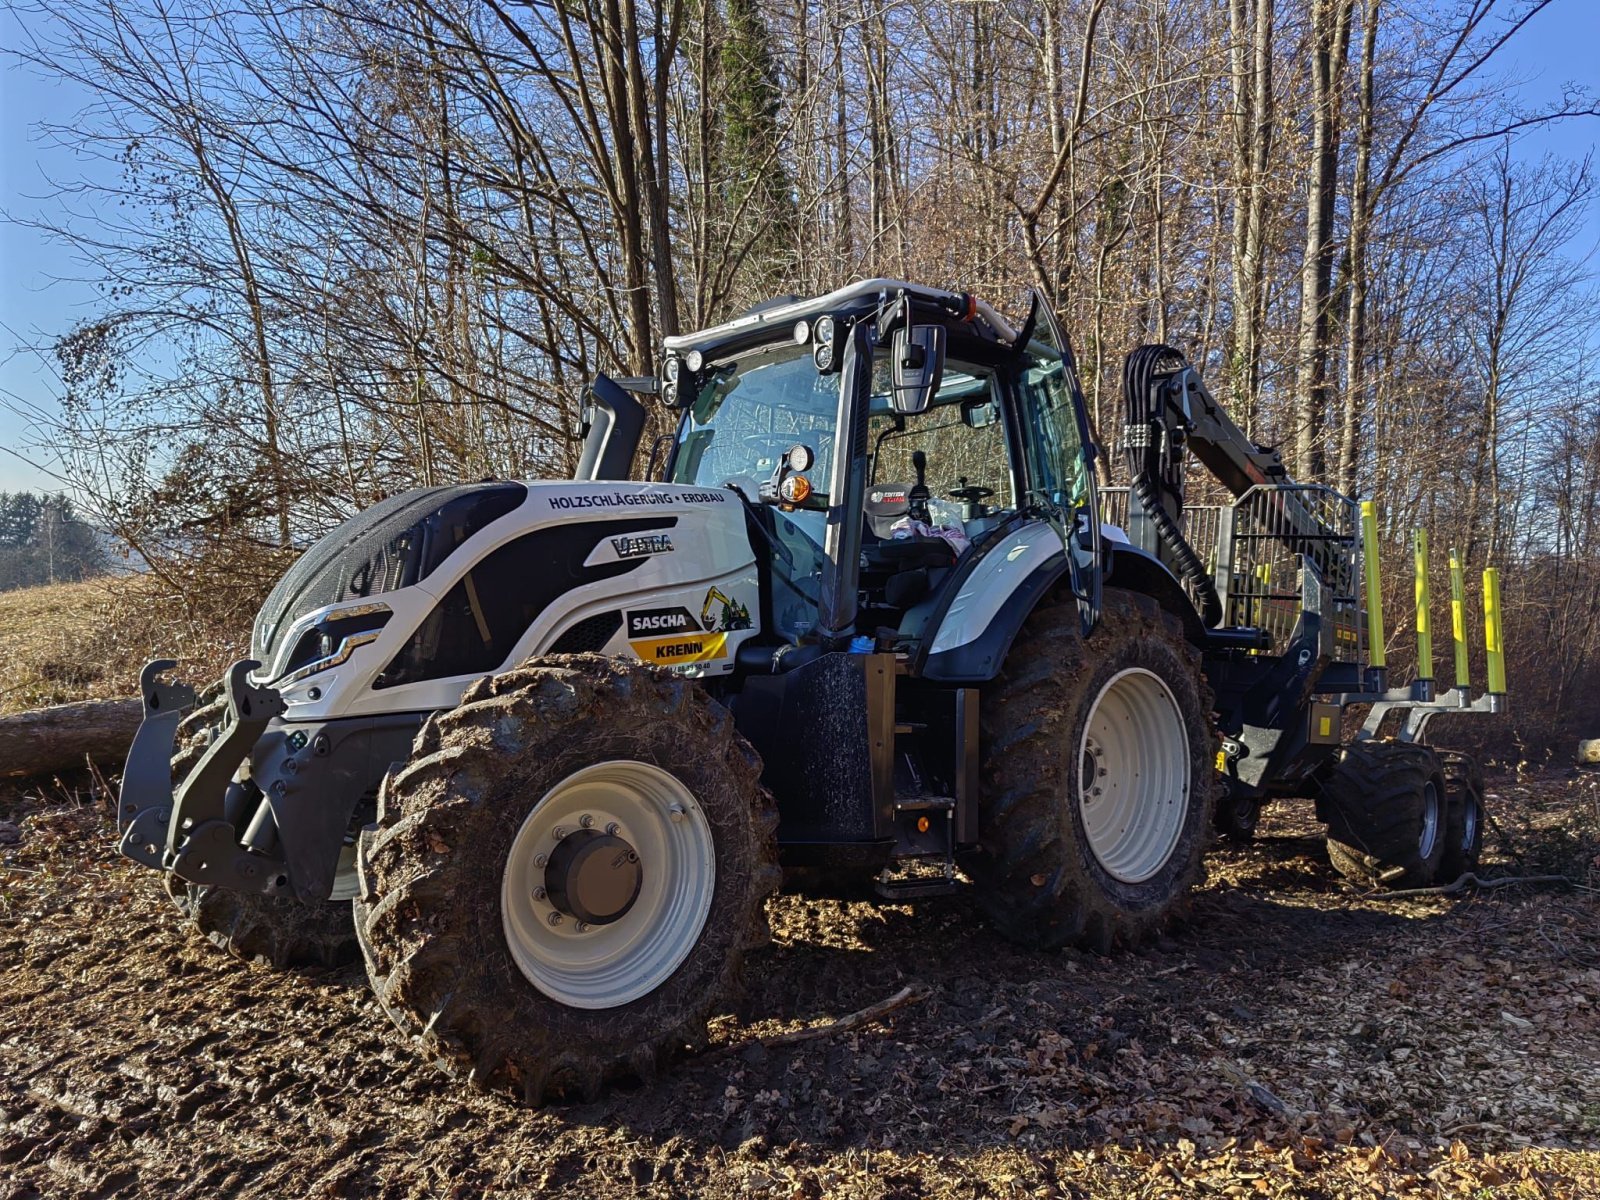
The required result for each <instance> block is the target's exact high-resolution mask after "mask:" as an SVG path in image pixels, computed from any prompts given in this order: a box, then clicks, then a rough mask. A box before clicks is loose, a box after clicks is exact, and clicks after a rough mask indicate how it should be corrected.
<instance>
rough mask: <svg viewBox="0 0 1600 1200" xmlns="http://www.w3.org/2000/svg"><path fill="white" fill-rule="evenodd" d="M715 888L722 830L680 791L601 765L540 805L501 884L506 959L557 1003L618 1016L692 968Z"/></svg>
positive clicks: (625, 765)
mask: <svg viewBox="0 0 1600 1200" xmlns="http://www.w3.org/2000/svg"><path fill="white" fill-rule="evenodd" d="M716 882H717V868H716V843H715V841H714V840H713V838H712V833H711V824H710V822H709V821H708V819H707V817H706V814H705V812H704V810H703V809H701V807H700V805H699V802H698V801H697V800H696V798H695V795H694V793H693V792H692V791H690V790H689V788H688V787H687V786H686V785H685V784H684V783H683V782H682V781H681V780H680V779H678V778H677V777H676V776H674V775H672V774H671V773H670V772H668V771H664V770H662V769H661V768H660V767H657V766H654V765H652V764H650V763H645V762H639V761H637V760H633V759H613V760H610V761H607V762H600V763H595V764H593V765H592V766H588V767H584V768H582V769H580V770H577V771H574V772H573V773H572V774H570V775H568V776H567V777H566V778H564V779H562V780H561V781H560V782H558V783H556V784H555V786H554V787H552V788H551V789H550V790H549V791H547V792H546V793H545V794H544V795H543V796H542V797H540V798H539V799H538V800H537V801H536V802H535V803H533V804H532V806H531V807H530V809H529V811H528V813H527V816H526V817H525V818H524V819H523V822H522V825H521V828H519V829H518V831H517V833H516V835H515V836H514V837H513V838H512V841H511V845H510V847H509V848H508V850H507V853H506V857H505V863H504V866H503V867H502V869H501V878H500V918H501V927H502V929H503V930H504V932H505V940H506V949H507V950H509V951H510V953H511V959H512V961H513V962H514V963H515V964H516V967H517V969H518V970H519V971H521V972H522V974H523V975H524V976H525V977H526V978H527V980H528V982H529V983H531V984H533V986H534V987H536V988H538V989H539V991H541V992H543V993H544V994H545V995H546V996H548V997H549V998H550V999H552V1000H555V1001H558V1002H559V1003H561V1004H565V1005H567V1006H569V1007H571V1008H590V1009H600V1008H616V1007H619V1006H620V1005H623V1004H627V1003H629V1002H630V1001H633V1000H637V999H638V998H639V997H641V996H645V995H648V994H649V993H650V992H652V991H654V990H655V989H656V988H658V987H660V986H661V985H662V984H664V983H665V982H666V981H667V980H668V979H669V978H670V977H671V975H672V973H673V972H674V971H676V970H677V969H678V967H679V966H681V965H682V963H683V961H684V959H685V958H687V957H688V955H689V952H690V951H691V950H693V949H694V947H695V944H696V943H697V942H698V941H699V940H700V934H701V931H702V930H703V929H704V928H705V924H706V920H707V919H708V917H709V915H710V912H711V903H712V900H713V898H714V897H715V895H716Z"/></svg>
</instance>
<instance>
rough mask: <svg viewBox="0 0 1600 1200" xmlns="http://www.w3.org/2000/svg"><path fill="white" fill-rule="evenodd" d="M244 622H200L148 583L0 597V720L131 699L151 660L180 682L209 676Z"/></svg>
mask: <svg viewBox="0 0 1600 1200" xmlns="http://www.w3.org/2000/svg"><path fill="white" fill-rule="evenodd" d="M247 635H248V630H247V629H246V628H245V627H244V622H243V621H234V622H227V623H225V624H222V623H216V622H207V621H206V620H204V618H203V617H201V616H198V615H195V614H191V613H190V612H189V611H188V610H187V609H186V608H185V606H184V605H183V603H182V602H181V601H180V600H179V599H177V598H176V597H175V596H172V595H170V594H168V593H167V592H165V591H164V590H163V589H162V588H161V587H159V585H157V583H156V582H155V581H154V580H152V579H150V578H149V577H148V576H141V575H117V576H107V577H105V578H103V579H94V580H89V581H88V582H85V583H62V584H55V585H53V586H50V587H36V588H19V589H17V590H15V591H10V592H0V715H3V714H5V713H13V712H21V711H23V710H24V709H29V708H42V707H44V706H45V705H50V704H68V703H70V702H72V701H74V700H89V699H101V698H108V697H114V696H132V695H134V694H136V693H137V691H138V685H139V668H140V667H142V666H143V665H144V664H145V663H146V662H147V661H148V660H149V659H151V658H153V657H156V656H157V655H160V656H163V657H168V658H176V659H179V660H181V661H182V662H183V668H182V669H183V673H184V678H186V679H188V680H190V681H191V682H202V681H207V680H210V679H213V678H216V677H217V676H218V675H219V674H220V672H221V671H222V669H223V667H225V666H226V665H227V663H228V662H229V661H231V660H232V659H233V658H236V657H239V655H240V654H242V653H243V650H244V642H245V639H246V637H247Z"/></svg>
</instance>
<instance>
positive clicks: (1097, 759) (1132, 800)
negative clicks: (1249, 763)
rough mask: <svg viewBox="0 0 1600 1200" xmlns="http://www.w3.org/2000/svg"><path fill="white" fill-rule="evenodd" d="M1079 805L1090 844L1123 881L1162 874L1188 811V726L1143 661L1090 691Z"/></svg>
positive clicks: (1103, 863)
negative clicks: (1092, 693)
mask: <svg viewBox="0 0 1600 1200" xmlns="http://www.w3.org/2000/svg"><path fill="white" fill-rule="evenodd" d="M1078 775H1079V778H1078V811H1079V812H1080V813H1081V814H1082V817H1083V828H1084V833H1085V834H1086V835H1087V836H1088V839H1089V850H1090V852H1091V853H1093V854H1094V856H1095V858H1096V859H1097V860H1098V861H1099V863H1100V865H1101V866H1102V867H1103V868H1105V870H1106V873H1107V874H1109V875H1110V876H1111V877H1112V878H1113V879H1117V880H1119V881H1121V882H1122V883H1143V882H1144V881H1145V880H1147V879H1150V878H1151V877H1152V876H1154V875H1156V874H1158V873H1160V871H1161V870H1162V868H1163V867H1165V866H1166V865H1167V861H1168V860H1169V859H1170V858H1171V857H1172V852H1173V850H1174V849H1176V847H1177V845H1178V839H1179V837H1180V836H1181V835H1182V833H1183V825H1184V820H1185V819H1186V817H1187V816H1188V812H1189V731H1188V730H1187V729H1186V728H1185V727H1184V722H1183V714H1182V713H1181V712H1180V711H1179V710H1178V702H1177V700H1175V699H1174V698H1173V695H1172V689H1171V688H1169V687H1167V684H1166V681H1165V680H1163V679H1162V678H1161V677H1160V676H1159V675H1156V674H1154V673H1153V672H1151V671H1146V670H1145V669H1144V668H1142V667H1130V668H1129V669H1127V670H1125V671H1119V672H1118V673H1117V674H1115V675H1113V676H1112V677H1111V679H1110V680H1109V681H1107V683H1106V685H1105V686H1104V687H1103V688H1101V689H1100V694H1099V695H1098V696H1096V697H1095V701H1094V704H1093V706H1092V707H1091V708H1090V709H1089V719H1088V720H1087V721H1085V722H1084V727H1083V738H1082V740H1081V741H1080V743H1079V747H1078Z"/></svg>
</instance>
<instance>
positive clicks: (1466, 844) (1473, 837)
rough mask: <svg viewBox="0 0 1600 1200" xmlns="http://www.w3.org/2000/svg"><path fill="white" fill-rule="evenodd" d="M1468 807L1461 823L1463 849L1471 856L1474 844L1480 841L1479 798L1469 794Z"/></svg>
mask: <svg viewBox="0 0 1600 1200" xmlns="http://www.w3.org/2000/svg"><path fill="white" fill-rule="evenodd" d="M1466 805H1467V811H1466V813H1465V814H1464V818H1465V819H1464V820H1462V822H1461V849H1463V850H1465V851H1466V852H1468V853H1469V854H1470V853H1471V852H1472V844H1473V843H1474V842H1475V841H1477V840H1478V798H1477V797H1476V796H1474V795H1472V794H1471V793H1468V795H1467V799H1466Z"/></svg>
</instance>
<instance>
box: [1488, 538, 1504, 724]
mask: <svg viewBox="0 0 1600 1200" xmlns="http://www.w3.org/2000/svg"><path fill="white" fill-rule="evenodd" d="M1500 611H1501V610H1500V571H1499V570H1498V568H1495V567H1486V568H1485V569H1484V572H1483V646H1484V649H1485V650H1487V651H1488V652H1489V692H1490V694H1492V695H1495V696H1503V695H1505V694H1506V655H1505V640H1504V636H1505V635H1504V630H1503V629H1502V628H1501V625H1500Z"/></svg>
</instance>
